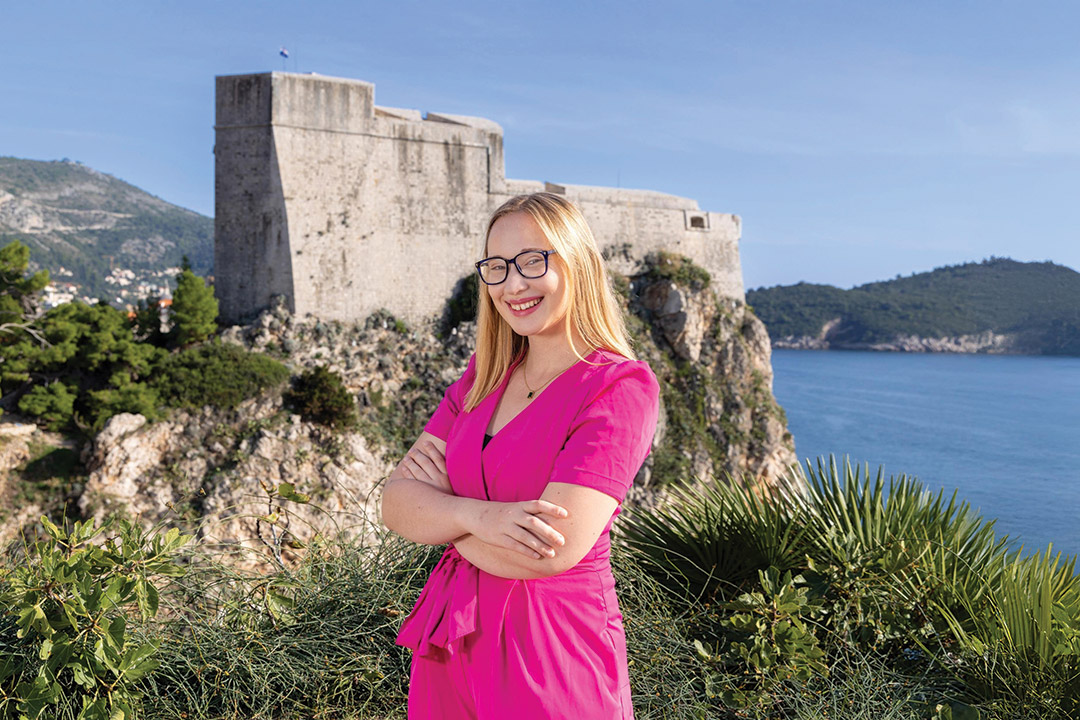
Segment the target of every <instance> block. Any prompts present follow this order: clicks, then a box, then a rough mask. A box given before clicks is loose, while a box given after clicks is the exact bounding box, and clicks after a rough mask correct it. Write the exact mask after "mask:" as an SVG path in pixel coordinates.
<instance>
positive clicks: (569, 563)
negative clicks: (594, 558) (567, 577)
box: [535, 550, 585, 577]
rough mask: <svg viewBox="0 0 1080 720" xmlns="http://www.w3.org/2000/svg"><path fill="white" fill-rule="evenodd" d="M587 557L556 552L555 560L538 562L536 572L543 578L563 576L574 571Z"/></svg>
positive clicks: (549, 559) (543, 559) (579, 554)
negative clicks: (569, 571) (568, 571)
mask: <svg viewBox="0 0 1080 720" xmlns="http://www.w3.org/2000/svg"><path fill="white" fill-rule="evenodd" d="M584 557H585V553H574V552H570V553H566V552H560V551H559V550H556V551H555V557H553V558H541V559H539V560H537V561H535V562H536V572H537V573H538V574H539V575H540V576H541V577H555V576H556V575H562V574H563V573H564V572H566V571H567V570H573V569H574V568H576V567H577V566H578V563H580V562H581V561H582V559H583V558H584Z"/></svg>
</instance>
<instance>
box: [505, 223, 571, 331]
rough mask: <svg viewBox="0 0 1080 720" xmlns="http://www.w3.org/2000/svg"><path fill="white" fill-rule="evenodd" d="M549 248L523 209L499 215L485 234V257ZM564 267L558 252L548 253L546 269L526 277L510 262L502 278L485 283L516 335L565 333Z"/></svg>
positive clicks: (567, 306)
mask: <svg viewBox="0 0 1080 720" xmlns="http://www.w3.org/2000/svg"><path fill="white" fill-rule="evenodd" d="M551 249H552V247H551V243H549V242H548V239H547V237H545V236H544V233H543V231H542V230H541V229H540V227H539V226H538V225H537V224H536V221H535V220H533V219H532V217H531V216H530V215H529V214H528V213H524V212H516V213H511V214H509V215H504V216H502V217H501V218H499V219H498V220H496V221H495V224H494V225H493V226H492V227H491V233H490V234H489V235H488V244H487V254H488V257H494V256H499V257H502V258H506V259H507V260H510V259H512V258H514V257H515V256H516V255H517V254H518V253H521V252H524V251H526V250H551ZM565 268H566V265H565V264H564V263H563V261H562V260H561V259H560V258H559V256H558V255H549V256H548V270H547V273H546V274H544V276H543V277H539V278H526V277H522V275H521V273H519V272H518V270H517V268H516V267H515V266H514V264H513V263H510V264H509V267H508V268H507V276H506V281H505V282H502V283H499V284H498V285H487V286H486V287H487V291H488V295H490V296H491V301H492V302H493V303H494V304H495V309H496V310H497V311H498V313H499V314H500V315H502V316H503V319H504V320H506V322H508V323H510V327H511V328H513V329H514V332H516V333H517V334H518V335H524V336H526V337H552V338H556V337H566V329H565V324H566V319H567V309H568V308H569V293H568V292H567V287H566V271H565Z"/></svg>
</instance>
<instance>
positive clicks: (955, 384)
mask: <svg viewBox="0 0 1080 720" xmlns="http://www.w3.org/2000/svg"><path fill="white" fill-rule="evenodd" d="M773 371H774V376H775V377H774V385H773V390H774V393H775V395H776V399H777V400H778V401H779V402H780V404H781V405H782V406H783V407H784V410H785V411H786V412H787V417H788V427H789V429H790V430H791V432H792V434H793V435H794V436H795V451H796V453H797V454H798V456H799V459H800V460H802V461H803V462H804V464H805V459H806V458H808V457H809V458H816V457H818V456H819V455H828V454H829V453H833V454H835V455H837V456H843V455H848V456H850V458H851V460H852V461H853V462H858V463H860V464H864V463H869V464H870V469H871V474H876V472H877V468H878V466H884V468H885V475H886V477H888V476H890V475H898V474H901V473H906V474H908V475H915V476H916V477H918V478H919V479H920V480H922V481H923V483H924V484H925V485H926V486H927V487H929V488H933V489H935V490H936V489H938V488H945V489H946V490H948V491H949V492H950V493H951V492H952V490H953V489H959V497H960V498H961V499H963V500H967V501H968V502H970V503H971V505H972V506H974V507H975V508H977V509H979V510H980V511H981V513H982V514H983V516H984V517H986V518H988V519H989V518H997V520H998V522H997V525H996V528H997V531H998V534H999V535H1000V534H1008V535H1009V536H1010V537H1013V538H1016V539H1018V540H1019V541H1021V542H1023V544H1024V549H1025V552H1027V551H1030V550H1035V549H1043V548H1045V547H1046V545H1048V544H1049V543H1053V545H1054V549H1055V551H1056V550H1061V551H1063V552H1065V553H1067V554H1069V555H1073V554H1077V553H1080V358H1051V357H1016V356H1001V355H945V354H914V353H911V354H909V353H874V352H840V351H812V350H806V351H804V350H776V351H774V352H773Z"/></svg>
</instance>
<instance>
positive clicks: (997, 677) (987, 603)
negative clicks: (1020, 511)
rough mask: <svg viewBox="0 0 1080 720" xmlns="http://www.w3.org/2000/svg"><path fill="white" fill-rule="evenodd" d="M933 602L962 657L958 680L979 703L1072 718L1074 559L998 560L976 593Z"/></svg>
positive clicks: (1076, 632)
mask: <svg viewBox="0 0 1080 720" xmlns="http://www.w3.org/2000/svg"><path fill="white" fill-rule="evenodd" d="M950 599H953V600H956V601H957V604H956V605H953V604H950V603H946V602H938V603H936V610H937V612H938V613H939V614H940V615H941V616H942V617H943V618H944V619H945V621H946V623H947V625H948V628H949V630H950V632H951V633H952V635H953V637H955V639H956V640H957V642H958V643H959V646H960V648H961V649H962V650H963V651H964V653H963V655H962V656H961V658H960V661H959V667H958V673H959V675H960V676H961V677H962V678H963V679H964V680H965V682H966V684H967V685H968V686H969V687H971V688H973V690H974V691H975V692H976V693H977V694H978V695H979V696H980V697H981V698H982V699H983V700H984V701H988V702H992V703H996V704H998V705H1002V706H1003V707H1007V708H1009V710H1010V711H1011V712H1024V711H1032V710H1034V711H1036V712H1037V713H1038V714H1039V716H1041V717H1059V716H1060V717H1075V716H1076V713H1077V712H1078V711H1080V578H1078V577H1077V575H1076V557H1072V558H1068V557H1066V558H1063V557H1062V556H1061V554H1060V553H1058V554H1056V555H1053V554H1052V548H1047V550H1046V551H1044V552H1042V553H1036V554H1034V555H1031V556H1029V557H1023V555H1022V549H1021V550H1017V551H1016V552H1014V553H1013V554H1011V555H1010V556H1009V557H1007V558H1004V559H1003V560H1002V561H1001V562H1000V563H999V567H998V569H997V572H996V573H994V574H993V575H989V576H988V577H987V578H986V583H985V587H984V590H983V591H982V592H980V593H977V594H972V595H971V596H966V595H965V594H964V593H963V592H954V593H953V594H952V596H951V598H950Z"/></svg>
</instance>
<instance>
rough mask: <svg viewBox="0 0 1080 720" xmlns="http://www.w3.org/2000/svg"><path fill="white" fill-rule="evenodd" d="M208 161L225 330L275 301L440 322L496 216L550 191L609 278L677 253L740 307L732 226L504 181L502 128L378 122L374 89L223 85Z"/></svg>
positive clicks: (454, 121)
mask: <svg viewBox="0 0 1080 720" xmlns="http://www.w3.org/2000/svg"><path fill="white" fill-rule="evenodd" d="M215 152H216V156H217V161H216V163H217V184H216V187H217V192H218V199H217V213H216V214H217V217H216V227H215V232H216V237H215V275H216V287H217V292H218V296H219V298H220V299H221V301H222V302H221V308H222V310H221V313H222V316H223V318H225V319H227V320H230V321H235V320H239V319H240V318H242V317H244V316H247V315H251V314H253V313H255V312H258V310H259V309H261V308H262V307H265V306H266V305H268V304H269V302H270V296H271V295H273V294H276V293H284V294H286V295H287V297H288V298H289V306H290V308H291V309H292V310H293V311H294V312H296V313H299V314H305V313H311V314H313V315H316V316H318V317H321V318H324V319H328V320H335V319H336V320H355V319H362V318H364V317H366V316H367V315H369V314H370V313H371V312H373V311H375V310H377V309H379V308H385V309H387V310H389V311H390V312H391V313H393V314H394V315H396V316H398V317H401V318H403V319H405V320H407V321H409V322H421V321H425V320H428V319H430V318H432V317H433V316H438V315H439V314H440V313H441V312H442V311H443V309H444V307H445V303H446V300H447V298H448V297H449V296H450V294H451V292H452V291H453V288H454V286H455V285H456V284H457V282H458V281H459V280H460V279H461V278H462V277H464V276H465V275H468V274H469V273H471V272H473V268H472V263H473V262H475V261H476V260H477V259H479V258H480V257H481V255H482V252H483V233H484V229H485V223H486V221H487V218H488V216H489V215H490V213H491V212H492V211H493V210H494V209H495V208H496V207H498V206H499V205H500V204H501V203H502V202H504V201H505V200H506V199H508V198H509V197H511V196H513V195H515V194H519V193H524V192H536V191H539V190H544V189H547V190H549V191H553V192H560V193H563V194H565V195H566V196H567V197H568V198H570V199H571V200H572V201H574V202H576V203H577V204H578V205H579V207H581V209H582V212H583V213H584V214H585V216H586V218H587V219H588V221H589V223H590V225H591V227H592V228H593V231H594V234H595V235H596V237H597V240H598V242H599V243H600V245H601V247H602V248H606V249H608V250H609V255H611V256H612V257H613V260H612V264H613V267H614V268H615V269H616V270H619V271H620V272H627V273H629V272H633V271H634V270H635V269H636V264H637V262H638V261H640V259H641V258H643V257H644V255H645V254H647V253H648V252H652V251H656V250H668V251H671V252H678V253H681V254H685V255H687V256H689V257H691V258H693V259H694V260H695V261H696V262H698V263H699V264H701V265H703V266H704V267H706V268H707V269H708V270H709V271H710V273H711V274H712V275H713V278H714V287H716V288H717V289H718V290H720V291H721V292H722V293H724V294H727V295H731V296H733V297H737V298H739V299H742V297H743V288H742V276H741V270H740V267H739V262H738V238H739V222H738V218H737V217H736V216H733V215H721V214H717V213H705V212H702V211H700V210H699V209H698V207H697V203H695V202H694V201H693V200H688V199H686V198H679V197H676V196H673V195H666V194H663V193H657V192H650V191H642V190H623V189H615V188H593V187H584V186H565V187H564V186H558V185H552V184H551V183H540V182H533V181H520V180H506V179H505V174H504V161H503V138H502V129H501V128H500V127H499V126H498V125H497V124H496V123H494V122H492V121H490V120H486V119H484V118H474V117H468V116H461V115H450V114H444V113H438V114H437V113H428V114H427V118H426V119H422V117H421V115H420V113H419V112H418V111H415V110H404V109H399V108H383V107H379V106H376V105H375V104H374V86H373V85H371V84H369V83H364V82H359V81H354V80H341V79H338V78H326V77H321V76H308V75H295V74H288V73H267V74H263V75H249V76H231V77H220V78H218V120H217V147H216V150H215ZM691 217H695V218H698V219H697V220H696V221H695V222H696V223H697V224H698V225H702V227H700V228H698V227H691V221H690V218H691Z"/></svg>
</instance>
